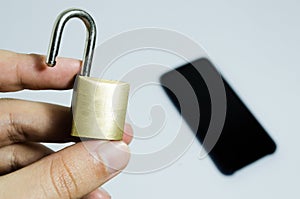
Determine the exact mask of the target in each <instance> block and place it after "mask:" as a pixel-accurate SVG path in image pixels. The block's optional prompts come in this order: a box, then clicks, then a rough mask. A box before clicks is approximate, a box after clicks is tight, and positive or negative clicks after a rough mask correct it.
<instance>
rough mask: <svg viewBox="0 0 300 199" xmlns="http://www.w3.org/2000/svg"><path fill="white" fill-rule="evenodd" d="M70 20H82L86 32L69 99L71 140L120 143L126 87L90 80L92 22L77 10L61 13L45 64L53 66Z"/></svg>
mask: <svg viewBox="0 0 300 199" xmlns="http://www.w3.org/2000/svg"><path fill="white" fill-rule="evenodd" d="M71 18H79V19H81V20H82V21H83V22H84V24H85V26H86V29H87V36H86V46H85V52H84V57H83V60H82V68H81V72H80V74H79V75H77V76H76V80H75V83H74V91H73V97H72V112H73V124H72V132H71V135H72V136H76V137H83V138H96V139H105V140H121V139H122V136H123V129H124V123H125V115H126V110H127V103H128V94H129V84H128V83H125V82H121V81H112V80H103V79H98V78H93V77H90V70H91V64H92V59H93V54H94V48H95V43H96V35H97V33H96V25H95V22H94V20H93V18H92V17H91V16H90V15H89V14H88V13H87V12H85V11H83V10H80V9H69V10H66V11H64V12H62V13H61V14H60V15H59V16H58V17H57V20H56V22H55V24H54V28H53V32H52V36H51V41H50V46H49V50H48V56H47V59H46V63H47V65H48V66H50V67H53V66H55V64H56V61H55V59H56V56H57V55H58V50H59V45H60V41H61V36H62V31H63V29H64V26H65V24H66V22H67V21H68V20H69V19H71Z"/></svg>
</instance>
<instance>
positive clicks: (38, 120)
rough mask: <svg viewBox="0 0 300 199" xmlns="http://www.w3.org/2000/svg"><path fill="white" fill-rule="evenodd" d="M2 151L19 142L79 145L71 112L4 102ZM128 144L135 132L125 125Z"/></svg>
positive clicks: (0, 127)
mask: <svg viewBox="0 0 300 199" xmlns="http://www.w3.org/2000/svg"><path fill="white" fill-rule="evenodd" d="M0 112H1V114H0V147H1V146H7V145H9V144H12V143H18V142H25V141H29V142H68V141H79V140H80V139H79V138H76V137H72V136H71V135H70V132H71V125H72V112H71V110H70V108H67V107H63V106H58V105H54V104H48V103H41V102H30V101H24V100H17V99H1V100H0ZM124 131H125V133H124V137H123V139H124V141H125V142H126V143H129V142H130V141H131V139H132V134H133V131H132V128H131V126H130V125H125V128H124Z"/></svg>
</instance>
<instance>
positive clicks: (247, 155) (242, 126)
mask: <svg viewBox="0 0 300 199" xmlns="http://www.w3.org/2000/svg"><path fill="white" fill-rule="evenodd" d="M197 67H214V66H213V65H212V63H211V62H210V61H209V60H207V59H205V58H201V59H198V60H196V61H193V62H192V63H188V64H186V65H184V66H180V67H178V68H176V69H175V70H173V71H170V72H168V73H165V74H164V75H162V76H161V78H160V80H161V83H162V85H163V88H164V90H165V91H166V93H167V95H168V96H169V98H170V99H171V101H172V102H173V104H174V105H175V106H176V108H177V109H178V111H179V112H180V113H181V111H180V106H185V109H186V108H187V109H188V110H192V109H193V108H194V107H192V105H191V104H189V103H188V100H185V104H180V103H179V102H178V99H180V98H182V97H184V95H185V92H186V91H183V90H182V89H180V88H181V87H180V86H178V85H181V84H187V83H189V84H190V85H191V86H192V88H193V90H194V92H195V94H196V97H197V100H198V103H199V107H200V109H199V111H200V120H199V126H198V129H193V128H192V127H191V121H190V120H191V116H190V115H183V114H182V117H183V118H184V119H185V120H186V122H187V123H188V124H189V125H190V127H191V129H192V130H193V131H195V132H194V133H196V136H197V138H198V140H199V141H200V142H201V143H202V142H203V140H204V138H205V136H206V132H207V129H208V126H209V123H210V118H211V100H210V95H209V91H208V88H207V85H206V83H205V81H204V79H203V78H202V76H201V75H200V74H199V73H198V71H197ZM178 72H179V73H180V74H181V75H183V76H184V78H185V79H186V80H187V81H182V82H178V81H181V80H180V79H174V78H172V77H173V76H174V75H175V73H177V74H178ZM174 81H176V84H175V83H174ZM223 82H224V86H225V92H226V100H227V102H226V103H227V110H226V118H225V123H224V127H223V130H222V132H221V135H220V137H219V139H218V141H217V143H216V144H215V145H214V147H213V148H212V150H211V151H210V152H209V156H210V157H211V159H212V160H213V162H214V163H215V165H216V166H217V168H218V169H219V170H220V171H221V172H222V173H223V174H226V175H230V174H233V173H234V172H235V171H237V170H239V169H241V168H243V167H245V166H247V165H249V164H251V163H252V162H254V161H256V160H258V159H260V158H262V157H264V156H266V155H268V154H271V153H273V152H274V151H275V150H276V144H275V143H274V141H273V140H272V139H271V137H270V136H269V135H268V134H267V132H266V131H265V130H264V128H263V127H262V126H261V125H260V124H259V122H258V121H257V120H256V118H255V117H254V116H253V115H252V114H251V112H250V111H249V110H248V108H247V107H246V106H245V105H244V103H243V102H242V101H241V100H240V98H239V97H238V96H237V94H236V93H235V92H234V91H233V90H232V89H231V87H230V86H229V85H228V83H227V82H226V81H225V80H224V78H223ZM173 87H177V88H173ZM183 87H184V86H182V88H183ZM171 90H172V91H171ZM174 91H175V92H174ZM204 148H205V146H204Z"/></svg>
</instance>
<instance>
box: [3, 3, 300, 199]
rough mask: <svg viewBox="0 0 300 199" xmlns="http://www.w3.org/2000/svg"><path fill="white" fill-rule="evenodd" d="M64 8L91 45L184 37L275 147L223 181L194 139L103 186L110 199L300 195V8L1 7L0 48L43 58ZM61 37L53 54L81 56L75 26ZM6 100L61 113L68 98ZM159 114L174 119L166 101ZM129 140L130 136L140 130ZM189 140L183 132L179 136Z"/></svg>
mask: <svg viewBox="0 0 300 199" xmlns="http://www.w3.org/2000/svg"><path fill="white" fill-rule="evenodd" d="M71 7H77V8H82V9H85V10H87V11H88V12H89V13H90V14H91V15H92V16H93V17H94V18H95V20H96V22H97V25H98V44H100V43H101V42H103V41H105V40H106V39H108V38H110V37H112V36H113V35H116V34H118V33H120V32H123V31H127V30H130V29H134V28H141V27H161V28H168V29H172V30H176V31H179V32H181V33H183V34H185V35H188V36H189V37H191V38H192V39H193V40H194V41H196V42H198V43H199V44H201V45H202V46H203V47H204V48H205V49H206V51H207V53H208V54H209V56H210V58H211V60H212V61H213V62H214V63H215V64H216V65H217V66H218V68H219V70H220V71H221V72H222V74H223V75H224V76H225V77H226V78H227V79H228V81H229V82H230V83H231V85H232V87H233V88H234V89H235V90H236V91H237V92H238V93H239V94H240V96H241V98H242V99H243V100H244V101H245V103H246V104H247V105H248V106H249V108H250V109H251V110H252V112H253V113H254V115H255V116H256V117H257V118H258V119H259V121H260V122H261V123H262V124H263V126H264V127H265V128H266V129H267V131H268V132H269V134H270V135H271V137H272V138H273V139H274V140H275V142H276V143H277V151H276V153H275V154H274V155H271V156H269V157H267V158H264V159H262V160H260V161H258V162H256V163H255V164H252V165H250V166H248V167H246V168H244V169H243V170H241V171H239V172H237V173H236V174H235V175H233V176H231V177H226V176H223V175H222V174H220V172H219V171H218V170H217V169H216V168H215V166H214V165H213V164H212V162H211V160H210V159H209V158H204V159H199V152H200V149H201V146H200V145H199V144H198V143H197V142H194V143H193V145H192V146H191V148H190V149H189V150H188V151H187V152H186V153H185V154H184V155H183V156H182V157H181V158H180V159H179V160H178V161H176V162H175V163H174V164H173V165H171V166H169V167H167V168H165V169H162V170H159V171H157V172H152V173H148V174H139V175H138V174H122V175H120V176H118V177H117V178H115V179H114V180H112V181H111V182H109V183H107V184H106V185H105V188H106V189H108V191H109V192H110V193H111V194H112V196H113V198H145V199H146V198H149V199H150V198H151V199H152V198H230V199H233V198H284V197H288V198H299V196H300V193H299V176H300V171H299V167H300V155H299V153H298V152H299V151H300V145H299V140H300V135H299V127H298V126H299V115H298V113H299V111H300V106H299V104H298V103H299V101H300V90H299V85H300V78H299V73H300V69H299V65H300V59H299V45H300V37H299V35H300V12H299V9H300V3H299V1H297V0H285V1H279V0H275V1H274V0H262V1H261V0H260V1H259V0H251V1H249V0H248V1H242V0H239V1H238V0H235V1H234V0H227V1H221V0H209V1H203V0H197V1H196V0H195V1H174V0H172V1H171V0H165V1H161V0H152V1H138V0H135V1H130V0H129V1H92V0H84V1H83V0H82V1H71V0H66V1H60V0H53V1H47V2H45V1H38V0H35V1H33V0H32V1H17V0H11V1H5V2H4V1H2V2H1V6H0V24H1V29H0V30H1V31H0V48H1V49H7V50H13V51H17V52H24V53H32V52H34V53H41V54H45V53H46V52H47V47H48V42H49V38H50V33H51V29H52V25H53V22H54V20H55V18H56V16H57V15H58V14H59V13H60V12H61V11H62V10H64V9H66V8H71ZM63 39H64V41H63V42H62V48H61V51H60V55H61V56H68V57H74V58H81V55H82V51H83V46H84V39H85V31H84V29H83V28H82V25H81V23H79V22H77V21H71V22H70V23H69V25H68V27H67V29H66V31H65V32H64V37H63ZM153 56H154V57H155V59H158V58H159V56H161V57H160V58H161V59H162V60H163V61H161V62H165V61H166V60H168V59H167V58H166V57H167V55H164V54H161V55H158V54H157V55H156V54H155V53H154V55H153ZM164 56H165V57H164ZM146 57H147V56H146ZM148 58H149V56H148ZM134 59H138V57H135V56H134V54H133V55H131V59H127V61H126V59H125V60H123V63H124V64H128V65H130V64H131V63H130V61H128V60H131V61H132V60H134ZM139 59H140V60H141V58H139ZM170 60H172V59H170ZM174 60H175V59H174ZM174 60H173V61H171V63H172V64H174V63H175V62H174ZM149 61H151V59H148V60H147V61H145V63H148V62H149ZM174 66H175V65H174ZM170 67H173V65H172V66H170ZM155 89H156V91H153V92H157V95H156V99H159V100H160V101H161V103H163V104H169V101H168V99H167V97H166V96H165V95H164V94H163V92H161V91H160V90H159V89H158V88H155ZM155 89H154V90H155ZM151 92H152V91H151ZM6 96H10V97H18V98H23V99H30V100H38V101H47V102H52V103H58V104H62V105H66V106H69V104H70V98H71V91H59V92H56V91H35V92H32V91H23V92H18V93H13V94H7V93H2V94H1V97H6ZM141 96H142V97H140V98H138V99H137V102H136V107H140V108H135V104H131V105H130V113H131V115H132V116H133V118H132V120H134V118H137V119H136V121H135V122H136V123H141V124H147V122H149V109H148V111H147V110H143V107H142V106H141V105H142V104H143V102H145V101H146V102H145V103H148V102H147V100H148V99H149V98H151V94H150V93H149V92H147V89H145V90H144V91H143V95H141ZM149 103H150V102H149ZM166 109H168V111H169V113H170V115H171V117H174V118H175V119H176V120H178V116H177V115H176V112H175V110H174V109H173V107H172V106H171V105H170V104H169V105H166ZM173 113H174V114H173ZM139 115H144V116H143V117H138V116H139ZM173 115H174V116H173ZM134 116H136V117H134ZM170 120H171V121H172V118H171V119H170ZM165 131H166V132H170V131H171V130H170V129H169V131H168V129H165ZM135 133H136V135H137V136H138V135H139V134H141V133H142V132H135ZM190 135H191V132H189V131H188V129H187V136H190ZM165 143H166V140H165V139H153V140H152V139H148V140H146V141H144V142H143V140H139V139H137V140H135V141H133V143H132V145H131V147H132V150H133V152H149V151H151V150H157V149H158V148H159V147H162V146H164V144H165ZM156 146H157V147H158V148H155V147H156ZM52 147H53V148H56V149H58V148H59V147H58V146H56V145H52ZM253 147H255V146H253ZM33 188H34V187H33Z"/></svg>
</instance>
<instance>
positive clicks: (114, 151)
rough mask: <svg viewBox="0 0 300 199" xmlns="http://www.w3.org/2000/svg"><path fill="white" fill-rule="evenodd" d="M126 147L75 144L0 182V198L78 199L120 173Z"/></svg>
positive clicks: (122, 167)
mask: <svg viewBox="0 0 300 199" xmlns="http://www.w3.org/2000/svg"><path fill="white" fill-rule="evenodd" d="M129 157H130V154H129V149H128V146H127V145H126V144H125V143H124V142H122V141H117V142H108V141H86V142H81V143H77V144H75V145H73V146H70V147H68V148H66V149H64V150H61V151H59V152H57V153H54V154H52V155H50V156H47V157H45V158H43V159H42V160H40V161H38V162H36V163H34V164H32V165H30V166H28V167H25V168H23V169H20V170H18V171H16V172H13V173H11V174H8V175H6V176H3V177H1V178H0V187H5V189H2V190H1V191H0V198H39V199H43V198H62V199H64V198H81V197H83V196H84V195H86V194H88V193H90V192H92V191H93V190H95V189H97V188H98V187H99V186H101V185H102V184H103V183H105V182H106V181H107V180H109V179H110V178H112V177H114V176H115V175H116V174H118V173H119V171H120V170H122V169H124V168H125V167H126V165H127V163H128V161H129Z"/></svg>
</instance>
